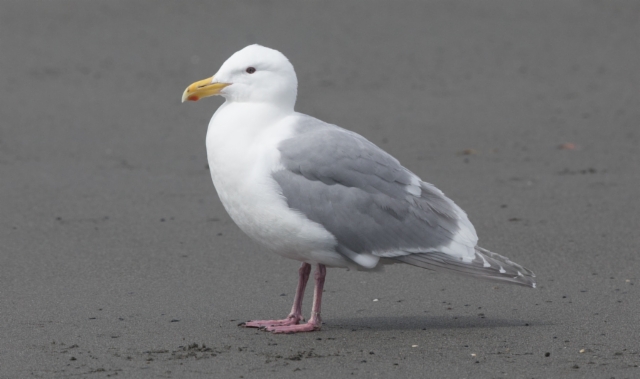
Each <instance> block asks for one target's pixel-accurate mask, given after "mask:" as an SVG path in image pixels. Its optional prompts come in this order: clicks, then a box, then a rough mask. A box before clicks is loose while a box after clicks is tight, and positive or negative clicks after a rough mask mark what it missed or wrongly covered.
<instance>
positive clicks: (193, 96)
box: [187, 95, 200, 101]
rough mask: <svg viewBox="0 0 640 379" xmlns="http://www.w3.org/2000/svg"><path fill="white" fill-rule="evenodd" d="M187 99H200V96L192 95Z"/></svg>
mask: <svg viewBox="0 0 640 379" xmlns="http://www.w3.org/2000/svg"><path fill="white" fill-rule="evenodd" d="M187 100H189V101H198V100H200V98H199V97H198V96H196V95H190V96H189V97H187Z"/></svg>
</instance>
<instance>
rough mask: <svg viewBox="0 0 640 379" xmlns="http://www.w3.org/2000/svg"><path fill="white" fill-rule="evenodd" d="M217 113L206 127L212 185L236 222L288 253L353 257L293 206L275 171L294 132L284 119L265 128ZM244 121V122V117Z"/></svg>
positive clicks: (307, 258) (335, 261)
mask: <svg viewBox="0 0 640 379" xmlns="http://www.w3.org/2000/svg"><path fill="white" fill-rule="evenodd" d="M218 113H220V111H219V112H217V113H216V115H214V117H213V118H212V120H211V123H210V124H209V130H208V132H207V155H208V160H209V167H210V170H211V177H212V179H213V184H214V186H215V188H216V191H217V192H218V196H220V200H221V202H222V204H223V205H224V207H225V209H226V210H227V212H228V213H229V215H230V216H231V218H232V219H233V221H234V222H235V223H236V224H237V225H238V226H239V227H240V229H242V231H244V232H245V233H246V234H247V235H248V236H249V237H251V238H252V239H254V240H255V241H257V242H258V243H260V244H262V245H264V246H265V247H267V248H268V249H269V250H271V251H273V252H275V253H277V254H279V255H282V256H285V257H287V258H291V259H295V260H299V261H303V262H307V263H322V264H326V265H330V266H346V265H347V264H348V262H347V261H346V260H345V259H344V258H343V257H342V256H341V255H339V254H337V253H336V252H335V251H334V248H333V247H334V246H335V243H336V241H335V238H334V237H333V235H332V234H331V233H329V232H328V231H327V230H326V229H325V228H324V227H322V226H321V225H319V224H317V223H315V222H313V221H311V220H309V219H307V218H306V217H304V216H303V215H302V214H300V213H299V212H297V211H294V210H291V209H290V208H289V207H288V205H287V203H286V200H285V199H284V197H282V195H281V191H280V188H279V186H278V184H277V183H276V182H275V180H273V179H272V177H271V173H272V172H274V171H276V170H279V169H282V167H281V165H280V164H279V160H280V152H279V151H278V149H277V144H278V143H279V142H280V141H281V140H282V139H284V138H286V137H287V136H289V135H290V133H291V132H292V127H291V121H290V120H287V119H284V120H280V121H278V122H275V123H273V124H271V125H270V126H269V127H268V128H265V126H264V123H261V125H255V126H254V125H247V124H242V121H243V120H238V119H237V118H235V119H234V120H228V121H231V122H225V121H227V120H225V119H224V117H218V116H220V115H219V114H218ZM239 121H240V125H239V123H238V122H239Z"/></svg>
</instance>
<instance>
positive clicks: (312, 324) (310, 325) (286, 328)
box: [264, 318, 322, 334]
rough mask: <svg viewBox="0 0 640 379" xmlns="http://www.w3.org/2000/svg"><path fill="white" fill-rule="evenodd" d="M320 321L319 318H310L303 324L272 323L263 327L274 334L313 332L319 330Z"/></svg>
mask: <svg viewBox="0 0 640 379" xmlns="http://www.w3.org/2000/svg"><path fill="white" fill-rule="evenodd" d="M321 326H322V322H321V321H320V320H319V319H313V318H312V319H311V320H309V322H306V323H304V324H296V325H272V326H267V327H265V328H264V330H266V331H267V332H272V333H274V334H289V333H301V332H314V331H316V330H320V327H321Z"/></svg>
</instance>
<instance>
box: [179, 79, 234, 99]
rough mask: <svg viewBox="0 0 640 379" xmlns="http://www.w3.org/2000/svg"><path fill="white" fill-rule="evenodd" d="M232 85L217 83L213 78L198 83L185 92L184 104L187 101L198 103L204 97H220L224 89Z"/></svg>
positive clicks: (183, 94) (183, 95)
mask: <svg viewBox="0 0 640 379" xmlns="http://www.w3.org/2000/svg"><path fill="white" fill-rule="evenodd" d="M230 85H231V83H220V82H216V81H215V80H214V78H213V77H210V78H207V79H203V80H200V81H197V82H195V83H193V84H192V85H190V86H189V87H187V89H186V90H184V92H183V93H182V102H183V103H184V102H185V100H189V101H198V100H200V99H202V98H203V97H209V96H214V95H219V94H220V91H221V90H222V89H223V88H224V87H227V86H230Z"/></svg>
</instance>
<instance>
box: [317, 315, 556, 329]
mask: <svg viewBox="0 0 640 379" xmlns="http://www.w3.org/2000/svg"><path fill="white" fill-rule="evenodd" d="M325 324H326V325H327V326H328V327H330V328H332V329H350V330H352V331H355V330H436V329H468V328H515V327H517V328H520V327H521V328H527V327H532V326H542V325H546V324H545V323H540V322H532V321H524V320H518V319H501V318H481V317H477V316H459V317H456V318H453V317H444V316H435V317H434V316H426V317H425V316H396V317H354V318H337V319H336V318H334V319H329V320H325Z"/></svg>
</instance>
